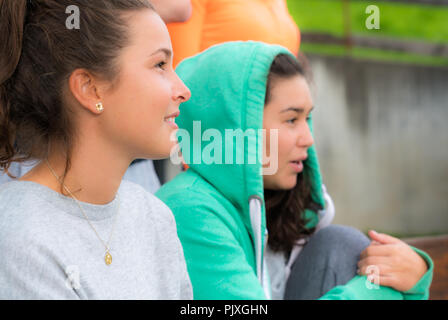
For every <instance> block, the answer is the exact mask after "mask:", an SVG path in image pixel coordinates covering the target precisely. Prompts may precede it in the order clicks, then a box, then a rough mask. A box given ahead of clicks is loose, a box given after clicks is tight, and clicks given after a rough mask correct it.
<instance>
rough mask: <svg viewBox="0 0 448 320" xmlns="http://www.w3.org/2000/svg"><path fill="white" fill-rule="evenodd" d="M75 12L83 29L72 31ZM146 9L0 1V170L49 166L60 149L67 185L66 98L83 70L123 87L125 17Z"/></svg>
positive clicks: (70, 136) (126, 2)
mask: <svg viewBox="0 0 448 320" xmlns="http://www.w3.org/2000/svg"><path fill="white" fill-rule="evenodd" d="M72 5H76V6H77V7H78V8H79V12H80V15H79V20H80V28H79V29H69V28H67V27H66V20H67V18H68V14H67V13H66V11H67V9H68V7H69V6H72ZM140 9H150V10H154V9H153V7H152V5H151V4H150V3H149V2H148V1H147V0H94V1H92V0H0V43H1V46H0V170H3V171H6V172H7V173H8V169H9V167H10V165H11V163H12V162H24V161H27V160H30V159H38V160H42V159H45V158H47V157H48V148H49V145H50V143H52V142H58V143H61V145H63V146H64V148H65V150H64V151H65V157H66V165H65V172H64V175H63V178H65V176H66V175H67V172H68V170H69V169H70V159H71V150H72V148H73V144H74V137H75V136H76V132H75V131H76V130H75V128H74V121H73V116H72V114H71V112H70V108H69V106H67V103H65V100H66V99H65V98H64V92H65V90H66V89H67V87H68V85H67V83H68V79H69V77H70V75H71V73H72V72H73V71H74V70H76V69H78V68H84V69H86V70H88V71H90V72H91V73H92V74H95V75H97V76H100V77H104V78H106V79H110V80H111V81H114V80H116V78H117V77H118V74H119V70H118V69H119V68H118V66H117V65H116V64H117V63H116V61H117V59H116V58H117V57H118V55H119V51H120V49H121V48H123V47H125V46H126V45H127V43H128V41H129V39H128V38H129V36H128V32H127V28H126V25H127V21H126V17H125V15H124V14H122V13H125V12H130V11H137V10H140ZM8 174H9V173H8ZM61 189H62V186H61Z"/></svg>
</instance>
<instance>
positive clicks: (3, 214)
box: [0, 181, 193, 299]
mask: <svg viewBox="0 0 448 320" xmlns="http://www.w3.org/2000/svg"><path fill="white" fill-rule="evenodd" d="M81 206H82V207H83V209H84V212H85V213H86V214H87V216H88V217H89V219H90V221H91V222H92V224H93V226H94V227H95V229H96V230H97V232H98V234H99V235H100V237H101V238H102V239H103V241H104V242H107V240H108V238H109V235H110V233H111V230H112V226H113V224H114V221H115V220H114V219H115V218H116V219H117V220H116V225H115V228H114V231H113V235H112V238H111V241H110V243H109V245H110V248H111V251H110V253H111V255H112V264H111V265H110V266H107V265H106V263H105V261H104V255H105V248H104V246H103V244H102V243H101V241H100V240H99V239H98V237H97V236H96V235H95V232H94V231H93V229H92V228H91V227H90V226H89V224H88V222H87V220H86V219H85V218H84V216H83V214H82V212H81V210H80V209H79V207H78V206H77V204H76V202H74V200H73V199H72V198H70V197H65V196H63V195H61V194H59V193H57V192H55V191H53V190H51V189H49V188H47V187H45V186H42V185H40V184H37V183H33V182H23V181H13V182H8V183H5V184H3V185H1V186H0V299H192V298H193V292H192V288H191V282H190V279H189V276H188V273H187V269H186V264H185V259H184V255H183V250H182V247H181V244H180V241H179V239H178V237H177V231H176V224H175V221H174V217H173V214H172V213H171V211H170V209H169V208H168V207H167V206H166V205H165V204H164V203H163V202H161V201H160V200H159V199H157V198H156V197H155V196H153V195H152V194H149V193H148V192H146V191H145V190H144V189H143V188H142V187H140V186H138V185H136V184H134V183H132V182H128V181H123V182H122V183H121V186H120V188H119V191H118V197H116V198H115V199H114V200H113V201H112V202H110V203H108V204H106V205H93V204H89V203H84V202H81ZM117 208H118V209H119V214H118V216H116V212H117Z"/></svg>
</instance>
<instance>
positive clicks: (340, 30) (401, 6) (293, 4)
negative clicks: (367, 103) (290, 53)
mask: <svg viewBox="0 0 448 320" xmlns="http://www.w3.org/2000/svg"><path fill="white" fill-rule="evenodd" d="M287 3H288V8H289V10H290V13H291V15H292V16H293V18H294V20H295V21H296V23H297V25H298V26H299V28H300V30H301V31H302V32H306V31H313V32H321V33H327V34H332V35H335V36H339V37H343V36H344V10H343V1H342V0H287ZM371 4H373V5H376V6H378V8H379V9H380V28H381V29H380V30H368V29H367V28H366V27H365V21H366V19H367V17H368V16H369V15H368V14H366V13H365V11H366V8H367V6H368V5H371ZM350 25H351V29H352V33H353V34H355V35H362V36H373V37H388V38H396V39H401V40H418V41H424V42H430V43H444V44H448V6H432V5H423V4H422V5H418V4H408V3H393V2H382V1H370V0H369V1H366V0H351V1H350ZM324 46H325V45H323V46H322V45H311V44H304V46H303V47H302V49H303V51H305V52H307V51H308V52H310V51H311V52H313V51H314V50H315V49H317V51H319V53H325V52H326V53H327V54H335V53H337V54H341V53H342V52H343V51H344V49H343V47H342V48H337V47H338V46H334V45H333V46H328V50H327V51H326V50H325V47H324ZM341 50H342V51H341ZM369 51H371V52H370V54H369ZM353 54H354V55H355V56H356V55H358V56H360V57H362V56H364V55H366V54H367V55H368V56H369V57H370V58H375V57H380V58H385V59H386V60H387V59H392V60H402V61H403V62H412V63H419V62H421V63H424V64H428V63H429V64H444V65H446V64H448V57H447V58H443V57H442V58H441V57H439V58H435V57H434V58H433V57H424V56H420V57H421V61H420V59H419V55H412V54H406V53H404V54H403V53H402V54H400V53H390V52H383V53H382V54H381V52H380V50H370V49H362V50H355V52H354V53H353Z"/></svg>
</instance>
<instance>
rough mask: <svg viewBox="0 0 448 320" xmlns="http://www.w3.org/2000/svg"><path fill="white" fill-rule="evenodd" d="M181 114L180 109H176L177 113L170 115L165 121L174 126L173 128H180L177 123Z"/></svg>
mask: <svg viewBox="0 0 448 320" xmlns="http://www.w3.org/2000/svg"><path fill="white" fill-rule="evenodd" d="M179 115H180V112H179V111H176V112H175V113H173V114H171V115H169V116H168V117H166V118H165V120H164V121H165V122H166V123H167V124H168V125H169V126H170V127H172V128H173V129H179V126H178V125H177V123H176V118H177V117H178V116H179Z"/></svg>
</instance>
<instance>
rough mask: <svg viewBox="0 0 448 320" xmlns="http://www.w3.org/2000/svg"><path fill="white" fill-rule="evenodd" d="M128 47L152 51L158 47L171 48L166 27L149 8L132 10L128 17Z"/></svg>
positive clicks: (146, 51)
mask: <svg viewBox="0 0 448 320" xmlns="http://www.w3.org/2000/svg"><path fill="white" fill-rule="evenodd" d="M128 21H129V40H130V44H129V47H130V49H133V50H141V51H145V53H146V54H147V53H148V51H149V50H152V51H151V52H150V53H152V52H153V51H155V50H157V49H159V48H160V47H165V48H170V49H171V40H170V36H169V33H168V29H167V27H166V25H165V23H164V22H163V20H162V19H161V18H160V16H159V15H158V14H157V13H156V12H155V11H153V10H151V9H143V10H139V11H136V12H133V13H132V14H130V15H129V17H128Z"/></svg>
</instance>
